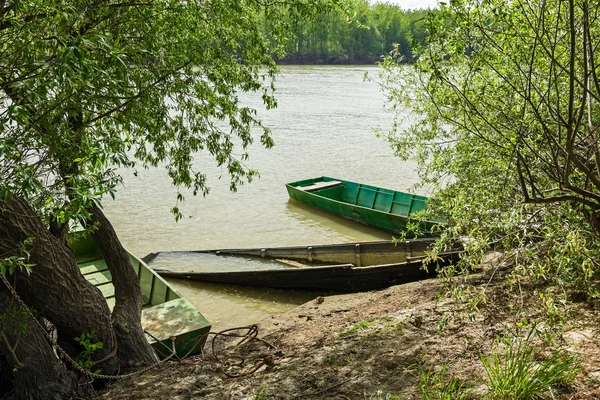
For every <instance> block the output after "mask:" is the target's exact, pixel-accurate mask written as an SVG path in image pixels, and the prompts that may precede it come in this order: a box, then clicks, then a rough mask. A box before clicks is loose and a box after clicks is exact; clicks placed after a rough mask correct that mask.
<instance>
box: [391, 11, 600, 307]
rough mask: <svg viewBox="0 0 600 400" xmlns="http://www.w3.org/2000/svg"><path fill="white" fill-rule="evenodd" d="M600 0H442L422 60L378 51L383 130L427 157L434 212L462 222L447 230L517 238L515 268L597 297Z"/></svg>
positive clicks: (478, 239) (409, 152) (399, 148)
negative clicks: (405, 61)
mask: <svg viewBox="0 0 600 400" xmlns="http://www.w3.org/2000/svg"><path fill="white" fill-rule="evenodd" d="M596 8H597V7H596V6H595V5H592V4H590V3H589V2H587V1H576V2H574V5H573V7H572V8H571V7H570V4H569V2H567V1H558V2H553V3H543V4H537V3H535V4H534V3H532V2H512V3H506V2H504V1H500V0H490V1H485V2H477V1H451V2H445V3H443V4H440V9H439V12H436V13H430V14H429V16H428V18H427V22H426V25H427V27H428V29H429V32H430V39H429V43H428V45H427V46H423V47H421V48H419V49H417V50H418V61H417V63H416V65H415V66H414V68H412V67H405V66H399V64H398V60H397V59H394V58H393V57H388V58H387V59H386V60H385V61H384V62H383V64H382V65H383V67H384V71H385V72H384V73H383V75H382V80H383V85H384V88H385V91H386V93H387V94H388V99H389V101H390V104H391V106H392V107H394V108H395V109H396V110H397V113H398V114H397V120H396V123H395V129H394V131H393V132H391V133H390V134H389V135H387V138H388V140H389V141H390V143H391V144H392V146H393V147H394V149H395V150H396V153H397V154H399V155H400V156H401V157H403V158H407V159H408V158H412V159H415V160H417V161H418V162H419V173H420V176H421V178H422V180H423V184H424V185H430V186H431V187H432V188H433V189H434V190H435V191H436V192H437V194H436V196H434V198H433V200H432V210H431V212H432V215H442V216H445V217H446V218H448V219H449V220H450V221H451V222H452V229H451V230H450V231H449V232H451V237H448V239H449V240H452V239H456V238H458V237H460V236H470V237H471V238H472V240H473V242H475V243H478V244H479V245H478V246H476V248H477V249H478V250H476V251H475V254H477V255H480V254H481V249H482V248H485V247H486V246H495V247H496V248H505V249H512V250H510V251H512V254H513V255H515V259H516V260H517V261H515V264H516V267H517V268H516V270H515V271H516V273H517V274H518V275H519V276H527V277H529V278H533V279H535V280H536V281H539V282H541V281H545V282H553V283H558V284H560V285H564V286H567V287H576V288H584V289H585V291H586V293H588V295H590V296H591V297H596V296H597V295H598V290H597V288H594V287H595V286H596V285H595V284H594V283H593V281H594V279H597V277H598V274H599V272H598V268H597V266H598V265H599V263H598V259H599V257H600V254H599V253H598V252H597V251H596V250H595V249H596V247H597V246H596V244H595V242H596V241H597V236H598V232H600V231H599V230H598V228H597V227H595V224H597V222H595V221H596V220H595V219H594V217H593V215H595V214H594V213H595V211H596V210H598V209H600V181H599V180H598V175H599V174H600V163H598V160H600V152H599V151H598V147H597V145H596V143H597V142H598V140H599V138H600V137H599V133H598V132H599V130H598V123H597V114H598V111H599V110H600V108H599V103H598V100H599V99H600V95H599V93H600V92H599V89H600V86H599V85H597V84H596V83H595V82H600V80H599V79H598V76H597V68H595V67H592V65H593V66H597V65H598V62H599V61H600V57H599V56H598V53H597V52H596V49H597V47H596V42H595V41H594V39H592V38H594V37H597V35H598V33H600V32H598V31H597V30H598V28H597V26H595V25H593V24H591V23H590V21H591V20H590V18H591V15H595V13H596V12H597V10H596ZM407 110H410V112H409V111H407ZM586 121H587V122H586ZM566 243H573V244H574V246H572V247H569V246H567V245H566ZM573 248H579V249H580V250H578V251H575V250H573ZM581 249H585V250H581ZM578 252H579V254H581V253H584V254H586V256H585V257H583V256H581V255H578ZM559 254H560V256H559ZM584 258H586V259H587V261H584ZM591 265H594V267H591ZM581 266H584V267H581ZM465 270H467V269H465Z"/></svg>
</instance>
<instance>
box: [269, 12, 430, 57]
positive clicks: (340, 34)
mask: <svg viewBox="0 0 600 400" xmlns="http://www.w3.org/2000/svg"><path fill="white" fill-rule="evenodd" d="M428 11H429V10H425V9H418V10H403V9H401V8H400V7H399V6H397V5H394V4H390V3H376V4H370V3H369V2H368V1H367V0H353V1H352V2H351V4H350V5H349V6H348V8H346V9H344V10H334V11H328V12H323V13H321V14H320V15H317V16H316V17H315V18H313V19H311V20H306V19H297V18H293V16H291V15H290V16H288V18H290V21H289V23H290V26H291V28H292V29H291V32H292V34H293V36H292V37H291V38H290V39H289V40H288V42H287V44H286V47H285V51H286V55H285V57H283V58H281V59H280V60H279V63H280V64H368V63H375V62H378V61H381V60H382V58H383V57H385V56H387V55H388V54H389V53H390V52H391V51H392V50H393V49H394V48H395V46H397V51H398V55H399V56H401V57H402V60H403V62H411V61H412V60H413V59H414V54H413V48H414V47H415V46H417V45H418V46H423V45H425V43H426V40H427V36H428V33H427V29H426V27H425V20H426V17H427V13H428Z"/></svg>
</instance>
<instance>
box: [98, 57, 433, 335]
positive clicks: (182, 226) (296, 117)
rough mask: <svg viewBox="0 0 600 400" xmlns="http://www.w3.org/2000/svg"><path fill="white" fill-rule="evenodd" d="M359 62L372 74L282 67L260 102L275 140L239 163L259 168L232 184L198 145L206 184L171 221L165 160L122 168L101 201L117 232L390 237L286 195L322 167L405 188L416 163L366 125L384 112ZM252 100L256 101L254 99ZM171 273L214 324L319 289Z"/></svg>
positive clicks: (137, 235)
mask: <svg viewBox="0 0 600 400" xmlns="http://www.w3.org/2000/svg"><path fill="white" fill-rule="evenodd" d="M365 72H369V74H370V75H372V76H375V75H376V72H377V68H376V67H362V66H359V67H304V66H303V67H296V66H290V67H283V68H282V75H281V76H280V77H279V78H278V81H277V89H278V90H277V97H278V102H279V107H278V108H277V109H275V110H269V111H262V112H260V115H261V117H262V119H263V122H264V123H265V125H266V126H269V127H270V128H271V129H272V131H273V135H274V139H275V147H274V148H273V149H271V150H265V149H262V148H260V146H259V145H256V146H254V147H253V148H251V149H250V160H249V161H248V163H247V164H248V166H250V167H251V168H256V169H258V170H259V171H260V174H261V178H260V179H258V180H256V181H255V182H253V183H252V184H250V185H244V186H242V187H240V188H239V190H238V192H237V193H231V192H229V180H228V177H227V176H226V171H222V170H221V169H219V168H217V167H216V165H215V163H214V162H212V161H211V160H210V159H209V158H208V157H207V156H205V155H199V156H198V157H197V159H196V163H197V168H198V169H199V170H203V171H206V172H207V174H208V182H209V185H210V187H211V191H210V194H209V195H208V196H207V197H205V198H204V197H201V196H200V197H196V198H194V197H192V196H191V195H189V196H186V201H185V203H184V204H183V205H182V206H181V207H180V208H181V210H182V212H183V213H184V215H185V217H184V218H183V219H182V220H180V221H179V222H178V223H176V222H175V221H174V219H173V216H172V215H171V214H170V213H169V209H170V207H172V206H173V205H175V193H176V190H175V189H174V188H173V187H171V186H170V184H169V178H168V177H167V175H166V173H165V172H164V171H163V170H161V169H151V170H147V171H138V176H137V177H136V176H134V175H133V172H126V173H125V176H124V187H122V188H120V189H119V192H118V195H117V200H116V201H115V202H107V204H106V207H105V208H106V213H107V214H108V216H109V217H110V219H111V221H112V223H113V224H114V226H115V228H116V230H117V233H118V234H119V237H120V238H121V240H122V242H123V243H124V244H125V246H126V247H127V248H128V249H129V250H130V251H132V252H133V253H134V254H136V255H138V256H144V255H146V254H148V253H150V252H157V251H161V250H200V249H218V248H244V247H261V246H263V247H268V246H278V245H281V246H284V245H305V244H306V245H309V244H327V243H340V242H348V241H366V240H380V239H390V237H391V236H390V234H388V233H385V232H379V231H377V230H375V229H371V228H368V227H365V226H363V225H360V224H356V223H353V222H350V221H346V220H344V219H342V218H337V217H333V216H331V215H329V214H327V213H324V212H320V211H316V210H314V209H312V208H310V207H306V206H303V205H301V204H298V203H296V202H291V201H288V195H287V192H286V190H285V186H284V184H285V183H286V182H291V181H295V180H300V179H304V178H310V177H315V176H321V175H328V176H332V177H337V178H341V179H346V180H351V181H357V182H363V183H369V184H373V185H376V186H383V187H388V188H391V189H396V190H403V191H409V190H411V189H412V187H413V185H414V184H415V183H417V180H418V178H417V175H416V173H415V171H414V170H415V166H414V165H413V164H411V163H406V162H403V161H401V160H399V159H398V158H396V157H394V155H393V151H392V149H391V148H390V147H389V146H388V144H387V143H385V142H384V141H383V140H382V139H379V138H377V137H376V136H375V134H374V133H373V128H384V129H385V128H389V127H390V126H391V124H392V115H391V113H390V112H388V111H386V110H385V109H384V107H383V104H384V98H383V95H382V94H381V93H380V92H379V89H378V86H377V85H376V84H375V83H373V82H364V81H363V76H364V74H365ZM248 101H249V102H253V100H252V99H248ZM253 104H254V105H255V106H256V107H260V102H256V101H254V102H253ZM420 194H427V193H420ZM186 261H187V260H186V258H185V257H182V259H181V260H179V262H180V263H181V267H180V268H181V269H185V270H189V269H193V268H194V264H195V265H197V263H196V262H191V263H190V262H186ZM175 262H177V260H176V261H175ZM188 264H189V265H188ZM172 282H173V284H174V286H175V288H176V289H177V290H179V291H180V292H181V293H182V294H183V295H184V296H185V297H187V298H188V299H189V300H190V301H192V302H193V303H194V304H195V305H196V307H197V308H198V309H199V310H200V311H201V312H202V313H203V314H204V315H205V316H206V317H207V318H208V319H209V320H210V321H211V322H212V323H213V324H214V326H215V329H220V328H227V327H232V326H239V325H245V324H249V323H253V322H256V321H257V320H259V319H261V318H264V317H265V316H266V315H268V314H272V313H280V312H284V311H286V310H288V309H290V308H292V307H293V306H295V305H296V304H300V303H302V302H305V301H308V300H310V299H311V298H314V297H315V296H316V295H318V294H316V293H303V292H299V293H298V292H286V291H276V290H265V289H241V288H232V287H224V286H219V285H212V284H202V283H197V282H187V281H176V280H173V281H172Z"/></svg>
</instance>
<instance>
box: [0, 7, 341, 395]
mask: <svg viewBox="0 0 600 400" xmlns="http://www.w3.org/2000/svg"><path fill="white" fill-rule="evenodd" d="M335 3H336V1H335V0H331V1H330V0H322V1H316V2H315V1H304V0H292V1H288V2H283V3H282V2H278V1H268V0H265V1H262V0H245V1H240V0H212V1H180V0H151V1H143V2H120V1H91V2H90V1H87V0H73V1H70V0H68V1H63V2H55V1H53V0H1V1H0V122H1V124H0V260H1V263H0V268H1V270H0V272H1V273H5V274H6V273H9V272H12V273H13V274H14V277H11V282H12V285H11V286H14V287H15V288H16V290H17V292H18V294H19V297H20V298H22V299H23V300H25V302H26V303H27V304H28V306H30V307H32V308H34V309H35V310H37V312H38V314H37V315H36V319H46V320H48V321H50V322H51V324H52V325H53V326H54V328H55V329H56V332H57V336H58V343H59V344H60V345H61V347H63V348H64V349H65V350H67V352H69V353H70V354H71V355H72V356H74V355H76V354H77V352H78V351H79V349H78V347H77V344H76V343H75V342H74V338H75V337H78V336H80V334H82V333H83V334H90V333H91V332H92V331H93V332H95V340H97V341H101V342H102V343H103V347H102V348H101V349H98V350H97V351H96V352H95V353H94V354H93V360H94V361H96V363H97V365H96V366H95V368H99V369H101V370H102V372H104V373H109V374H110V373H114V372H116V371H118V370H122V369H123V368H132V367H136V366H142V365H148V364H151V363H153V362H154V356H153V353H152V351H151V349H150V347H149V346H148V344H147V342H146V340H145V338H144V335H143V331H142V328H141V326H140V313H141V295H140V290H139V287H138V286H137V282H136V278H135V274H134V273H133V269H132V268H131V267H130V265H129V261H128V257H126V254H125V252H124V250H123V248H122V246H121V245H120V243H119V241H118V238H117V237H116V234H115V232H114V230H113V229H112V227H111V226H110V223H109V221H108V220H107V219H106V217H105V216H104V215H103V213H102V209H101V207H100V204H101V200H102V197H103V196H105V195H107V194H110V195H112V196H114V194H115V188H116V186H117V185H118V183H119V182H120V176H119V175H118V173H116V172H115V171H116V170H117V168H119V167H126V168H136V167H137V168H139V167H147V166H158V165H159V164H160V165H164V166H165V168H166V169H167V171H168V174H169V176H170V178H171V180H172V183H173V184H174V185H176V186H178V187H184V188H188V189H191V190H192V192H193V193H194V195H195V194H197V193H204V194H206V193H207V191H208V187H207V185H206V179H205V175H204V174H203V172H202V170H201V169H200V170H197V169H195V168H197V167H196V166H195V164H194V156H195V154H197V153H198V152H202V151H204V152H208V153H210V154H211V155H212V156H213V157H214V160H215V162H216V163H217V164H218V165H220V166H223V167H224V168H226V170H227V171H228V172H229V175H230V177H231V187H232V188H235V186H236V185H238V184H240V183H242V182H244V181H246V180H251V179H252V178H253V177H254V176H255V175H256V171H254V170H252V169H248V168H247V167H246V166H245V164H244V163H243V162H244V160H246V159H247V158H248V153H247V148H248V146H249V145H250V144H251V143H252V142H253V140H254V139H255V137H258V138H259V140H260V142H261V144H262V145H263V146H265V147H271V146H272V144H273V142H272V139H271V136H270V133H269V130H268V129H267V128H266V127H264V126H263V125H262V124H261V122H260V120H258V119H257V117H256V111H255V110H253V109H250V108H248V107H245V106H243V105H241V104H240V103H239V101H238V95H237V94H238V93H239V92H260V93H262V98H263V100H264V104H265V106H266V107H267V108H270V107H274V106H275V105H276V102H275V99H274V97H273V79H274V76H275V73H276V66H275V63H274V61H273V57H275V56H277V57H281V56H282V47H283V45H284V44H285V41H286V40H287V37H288V31H289V30H288V26H287V23H284V22H283V21H284V18H282V17H281V16H282V15H286V18H285V20H286V21H289V16H290V15H291V16H293V18H295V19H304V18H310V17H311V16H312V15H313V14H315V13H318V12H322V11H324V10H325V11H326V10H328V9H331V8H332V7H333V6H334V5H335ZM292 20H293V19H292ZM265 23H266V24H268V25H269V27H268V28H269V29H268V31H269V32H270V33H271V35H272V37H269V38H266V37H265V36H264V33H263V32H264V31H265V29H264V24H265ZM238 149H239V150H238ZM181 200H183V197H182V196H181V195H178V197H177V201H181ZM172 211H173V212H174V213H175V215H176V217H178V216H179V215H180V214H179V211H178V209H177V207H174V208H173V210H172ZM73 221H77V222H79V223H80V224H81V225H83V226H86V227H88V229H89V230H90V231H91V233H92V236H93V237H94V239H95V241H96V243H97V244H98V246H99V249H100V251H101V252H102V253H103V255H104V256H105V258H106V260H107V264H108V266H109V269H110V271H111V274H112V276H113V282H114V285H115V298H116V305H115V308H114V310H113V311H112V314H111V313H110V311H109V309H108V307H107V305H106V303H105V302H104V300H103V298H102V295H101V294H100V292H99V291H98V290H97V289H94V288H93V287H91V286H90V285H89V284H88V283H87V282H86V281H85V279H84V278H83V277H82V276H81V274H80V273H79V270H78V268H77V265H76V263H75V260H74V257H73V254H72V252H71V251H70V249H69V248H68V245H67V242H66V240H65V238H66V234H67V233H68V229H69V224H70V223H72V222H73ZM8 290H9V288H7V287H5V285H4V284H0V310H1V311H0V312H2V316H3V317H2V318H0V339H2V340H0V352H1V353H2V354H4V355H5V357H6V358H7V359H8V362H9V364H10V366H11V367H12V369H13V371H14V372H13V380H14V382H15V388H14V389H15V392H14V396H15V397H16V398H26V397H30V398H36V397H52V398H54V397H60V396H68V395H69V393H71V392H72V391H73V390H75V388H76V385H75V383H74V382H75V381H74V378H73V374H72V373H69V372H68V371H67V368H69V366H65V365H64V364H63V363H62V361H60V360H59V359H57V358H56V356H55V355H54V352H53V351H52V348H51V346H50V344H49V343H48V341H47V340H46V339H45V337H44V332H43V331H42V330H41V328H40V327H39V325H38V324H36V323H34V321H32V320H31V317H30V316H29V314H28V313H26V312H23V310H22V309H20V308H19V307H17V308H15V305H18V303H16V302H15V299H13V298H12V293H10V292H9V291H8ZM17 328H18V329H17ZM22 335H27V339H26V340H22V339H23V338H22ZM24 343H26V344H24ZM25 383H27V384H25Z"/></svg>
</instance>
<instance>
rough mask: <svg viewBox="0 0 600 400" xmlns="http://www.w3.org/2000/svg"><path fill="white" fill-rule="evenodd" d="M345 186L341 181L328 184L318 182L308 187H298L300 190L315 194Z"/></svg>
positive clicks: (328, 182)
mask: <svg viewBox="0 0 600 400" xmlns="http://www.w3.org/2000/svg"><path fill="white" fill-rule="evenodd" d="M341 185H343V183H342V182H340V181H327V182H317V183H314V184H312V185H308V186H298V189H300V190H303V191H305V192H314V191H317V190H321V189H327V188H332V187H336V186H341Z"/></svg>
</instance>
